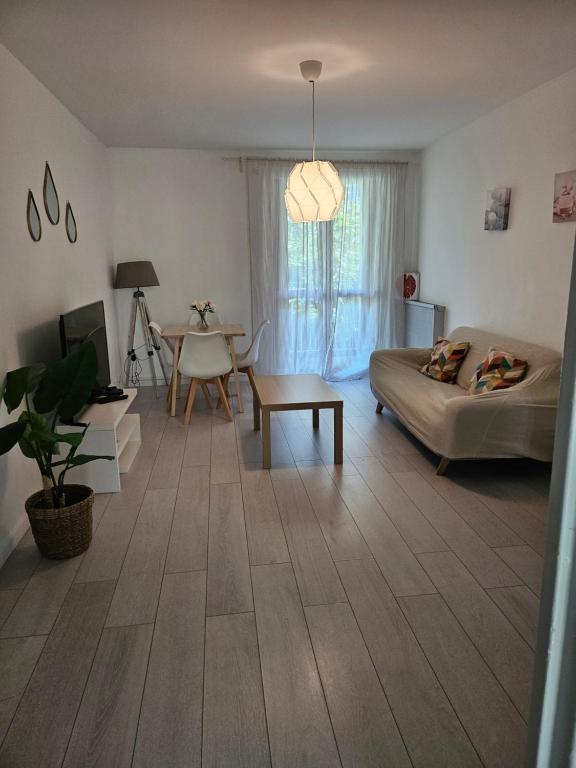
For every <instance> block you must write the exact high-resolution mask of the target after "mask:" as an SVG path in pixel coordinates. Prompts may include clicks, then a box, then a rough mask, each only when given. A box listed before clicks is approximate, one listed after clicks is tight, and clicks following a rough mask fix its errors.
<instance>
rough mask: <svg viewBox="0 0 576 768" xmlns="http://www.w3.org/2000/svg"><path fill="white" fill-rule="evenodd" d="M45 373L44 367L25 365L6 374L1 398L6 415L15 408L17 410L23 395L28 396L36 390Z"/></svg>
mask: <svg viewBox="0 0 576 768" xmlns="http://www.w3.org/2000/svg"><path fill="white" fill-rule="evenodd" d="M45 371H46V366H44V365H41V364H40V365H27V366H25V367H24V368H17V369H16V370H15V371H9V372H8V373H7V374H6V383H5V385H4V395H3V397H4V402H5V403H6V408H7V409H8V413H12V411H13V410H14V409H15V408H18V406H19V405H20V403H21V402H22V399H23V398H24V395H27V394H30V392H33V391H34V390H35V389H36V387H37V386H38V385H39V383H40V381H41V379H42V376H43V375H44V373H45Z"/></svg>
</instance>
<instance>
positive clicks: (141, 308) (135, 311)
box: [114, 261, 168, 394]
mask: <svg viewBox="0 0 576 768" xmlns="http://www.w3.org/2000/svg"><path fill="white" fill-rule="evenodd" d="M153 285H160V283H159V282H158V277H157V275H156V271H155V269H154V266H153V265H152V262H151V261H123V262H121V263H120V264H117V265H116V280H115V282H114V288H136V290H135V291H134V293H133V294H132V311H131V314H130V328H129V331H128V355H127V357H128V359H127V361H126V363H127V364H126V375H125V382H124V386H126V387H127V386H128V384H129V382H130V370H131V367H132V364H133V363H135V362H136V361H137V360H138V356H137V354H136V350H135V348H134V337H135V335H136V323H137V322H138V319H140V323H141V325H142V335H143V337H144V346H145V348H146V356H147V357H148V362H149V363H150V373H151V375H152V383H153V385H154V393H155V394H157V384H158V382H157V379H156V367H155V365H154V352H156V354H157V356H158V362H159V363H160V368H161V369H162V375H163V376H164V382H165V383H166V384H168V376H167V374H166V361H165V360H164V356H163V352H162V346H161V340H160V339H159V338H158V336H157V334H156V332H155V331H154V329H153V328H150V320H151V317H150V312H149V311H148V304H147V303H146V296H145V295H144V291H143V290H142V288H147V287H149V286H153Z"/></svg>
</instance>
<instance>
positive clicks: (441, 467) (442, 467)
mask: <svg viewBox="0 0 576 768" xmlns="http://www.w3.org/2000/svg"><path fill="white" fill-rule="evenodd" d="M448 464H450V459H447V458H446V457H445V456H443V457H442V458H441V459H440V463H439V464H438V466H437V467H436V474H437V475H439V476H440V475H443V474H444V473H445V472H446V470H447V469H448Z"/></svg>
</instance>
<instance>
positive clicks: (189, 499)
mask: <svg viewBox="0 0 576 768" xmlns="http://www.w3.org/2000/svg"><path fill="white" fill-rule="evenodd" d="M339 389H340V390H341V392H342V393H343V395H344V401H345V405H344V415H345V433H344V449H345V454H346V455H345V463H344V465H343V466H341V467H339V468H336V467H335V466H334V465H333V464H332V463H331V459H332V432H331V419H330V416H329V415H328V416H326V414H323V415H322V418H321V424H320V430H319V431H314V430H313V429H312V423H311V421H312V420H311V414H310V413H309V412H302V413H297V412H292V413H280V414H277V415H275V416H274V418H273V421H272V459H273V469H272V470H270V471H263V470H262V469H260V462H261V451H260V438H259V436H258V435H257V434H255V433H254V432H253V431H252V428H251V412H250V408H249V407H248V409H247V412H246V413H245V414H243V415H239V416H237V417H236V422H235V424H232V423H229V422H227V421H225V420H224V419H223V417H222V415H221V412H220V411H218V412H215V413H214V414H211V413H210V412H208V411H207V410H206V407H205V406H204V405H203V404H202V403H201V402H197V409H196V408H195V411H194V415H193V418H192V422H191V424H190V427H189V428H185V427H184V426H183V424H182V418H181V417H180V418H177V419H169V418H168V417H167V415H166V413H165V410H164V402H165V401H164V397H163V396H161V397H160V398H159V399H158V400H155V399H154V398H153V396H152V392H151V391H150V390H144V391H143V392H142V393H141V395H140V396H139V398H138V399H137V401H136V403H135V406H134V409H135V410H138V411H139V412H140V413H141V415H142V422H143V438H144V444H143V447H142V450H141V452H140V454H139V456H138V458H137V460H136V463H135V465H134V467H133V470H132V471H131V472H130V474H129V475H126V476H124V480H123V483H124V490H123V491H122V492H121V493H119V494H110V495H101V496H98V497H97V501H96V507H95V519H94V527H95V532H94V539H93V542H92V545H91V548H90V550H89V551H88V552H87V553H86V554H85V555H84V556H83V557H79V558H76V559H74V560H69V561H65V562H49V561H45V560H42V559H41V558H40V557H39V555H38V553H37V550H36V549H35V547H34V544H33V541H32V539H31V536H30V534H27V535H26V536H24V538H23V539H22V541H21V542H20V544H19V546H18V547H17V549H16V550H15V551H14V553H13V554H12V556H11V557H10V559H9V560H8V562H7V563H6V564H5V566H4V567H3V568H2V570H1V571H0V743H1V747H0V766H1V768H28V767H30V768H52V767H53V768H56V767H57V766H65V768H73V767H74V768H86V767H87V766H90V767H92V766H102V768H114V767H115V766H134V768H144V767H149V768H180V767H181V766H182V767H184V766H186V767H187V768H190V767H194V766H201V765H202V766H204V767H205V768H212V767H214V768H216V766H218V767H219V768H225V767H226V766H230V767H231V768H232V767H233V768H243V767H245V768H260V766H274V768H322V767H323V766H326V767H327V768H328V767H329V768H334V767H335V766H341V765H342V766H346V767H348V766H358V768H370V767H371V766H380V767H382V766H386V767H388V766H402V768H403V767H404V766H411V765H412V766H417V767H418V768H434V767H436V766H438V768H449V767H450V766H454V768H466V767H467V766H481V765H485V766H501V767H502V768H515V766H520V765H522V753H523V748H524V743H525V739H526V718H527V715H528V707H529V697H530V683H531V670H532V661H533V649H534V638H535V628H536V621H537V612H538V593H539V586H540V577H541V569H542V553H543V548H544V531H545V517H546V496H547V486H548V469H547V468H546V467H543V466H541V465H538V464H535V463H531V462H481V463H472V464H470V463H468V464H462V465H453V466H451V468H450V470H449V473H448V476H447V477H436V476H435V475H434V472H433V469H434V463H433V462H434V457H432V456H431V455H429V454H428V453H427V452H426V451H424V450H423V449H422V448H421V447H419V446H418V444H417V443H416V442H415V441H413V440H412V439H411V438H410V437H409V436H408V435H407V433H406V432H405V431H404V430H403V429H402V428H401V427H400V426H399V425H398V423H397V422H396V421H395V420H394V419H393V418H392V417H391V416H390V415H389V414H388V415H387V414H386V412H384V413H383V414H382V415H380V416H377V415H376V414H375V413H374V405H375V403H374V400H373V398H372V396H371V394H370V391H369V388H368V384H367V382H366V381H359V382H349V383H345V384H342V385H341V386H340V387H339ZM247 394H248V390H247ZM183 399H184V398H182V399H181V400H180V401H179V408H180V410H181V409H182V406H183ZM246 399H247V400H248V401H249V399H250V398H249V396H247V398H246Z"/></svg>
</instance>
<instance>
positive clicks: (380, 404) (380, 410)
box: [376, 403, 384, 413]
mask: <svg viewBox="0 0 576 768" xmlns="http://www.w3.org/2000/svg"><path fill="white" fill-rule="evenodd" d="M383 408H384V406H383V405H382V403H376V413H382V409H383Z"/></svg>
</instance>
